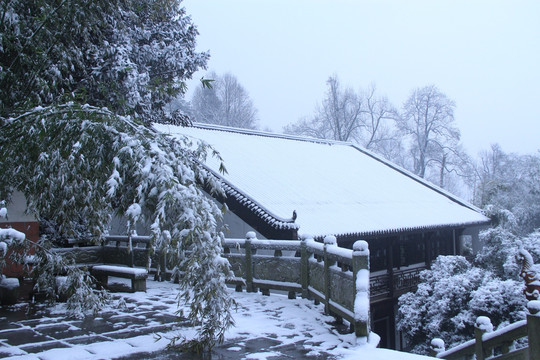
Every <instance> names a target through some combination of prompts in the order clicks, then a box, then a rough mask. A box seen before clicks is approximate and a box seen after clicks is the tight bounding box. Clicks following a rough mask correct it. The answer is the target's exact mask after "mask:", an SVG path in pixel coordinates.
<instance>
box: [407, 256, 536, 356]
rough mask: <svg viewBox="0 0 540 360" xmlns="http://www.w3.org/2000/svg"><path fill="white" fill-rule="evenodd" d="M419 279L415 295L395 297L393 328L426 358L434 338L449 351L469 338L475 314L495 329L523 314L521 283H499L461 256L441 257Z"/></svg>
mask: <svg viewBox="0 0 540 360" xmlns="http://www.w3.org/2000/svg"><path fill="white" fill-rule="evenodd" d="M420 276H421V280H422V282H421V283H420V284H419V285H418V289H417V291H416V292H411V293H407V294H404V295H402V296H401V297H400V298H399V311H398V323H397V327H398V329H399V330H400V331H401V332H402V333H403V335H404V337H405V339H406V340H407V342H408V343H409V345H410V346H411V348H412V349H411V350H412V351H413V352H416V353H422V354H427V353H428V351H429V341H430V339H434V338H441V339H443V340H444V342H445V344H446V345H447V348H450V347H452V346H455V345H458V344H460V343H463V342H465V341H467V340H470V339H471V338H472V337H473V336H474V322H475V320H476V318H477V317H478V316H489V317H490V318H491V319H492V321H493V324H494V325H495V326H497V327H500V326H505V325H507V324H508V323H509V322H513V321H517V320H520V319H522V318H523V316H524V313H523V310H524V306H525V304H526V300H525V298H524V297H523V295H522V293H521V286H520V284H519V282H517V281H514V280H501V279H500V278H498V277H496V276H495V274H493V273H492V272H490V271H489V270H486V269H484V268H480V267H476V266H473V265H471V264H470V263H469V262H468V261H467V260H466V259H465V258H464V257H461V256H439V257H438V258H437V260H436V261H435V262H434V263H433V264H432V269H431V270H425V271H423V272H422V273H421V275H420Z"/></svg>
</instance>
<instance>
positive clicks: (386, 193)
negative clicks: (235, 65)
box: [155, 124, 489, 236]
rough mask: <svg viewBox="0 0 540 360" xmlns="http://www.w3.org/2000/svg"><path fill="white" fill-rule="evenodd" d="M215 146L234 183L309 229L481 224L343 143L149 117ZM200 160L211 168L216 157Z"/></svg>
mask: <svg viewBox="0 0 540 360" xmlns="http://www.w3.org/2000/svg"><path fill="white" fill-rule="evenodd" d="M155 127H156V129H157V130H159V131H161V132H163V133H167V134H171V135H173V136H175V135H176V136H181V134H183V135H187V136H190V137H193V138H195V139H202V140H204V141H205V142H207V143H208V144H210V145H212V146H213V147H214V148H215V149H216V150H217V151H219V152H220V154H221V156H222V157H223V159H224V162H225V167H226V169H227V172H228V173H227V174H225V175H221V176H223V178H224V179H225V180H226V181H227V182H228V183H230V184H232V185H233V186H234V187H235V188H236V189H237V190H239V191H240V192H241V193H243V194H244V195H245V196H247V197H248V198H250V199H253V200H254V201H256V203H257V204H259V205H261V207H263V208H264V209H266V210H267V211H269V212H270V213H272V214H274V215H276V216H278V217H281V218H283V219H290V218H291V216H292V214H293V211H296V213H297V216H298V217H297V219H296V224H298V225H299V226H300V229H299V232H300V233H308V234H311V235H313V236H323V235H326V234H335V235H347V234H358V235H362V234H365V235H369V234H376V233H386V232H394V231H403V230H415V229H428V228H437V227H442V226H462V225H472V224H480V223H486V222H488V221H489V219H488V218H487V217H485V216H484V215H482V214H481V213H480V211H479V210H478V209H476V208H475V207H474V206H472V205H469V204H467V203H466V202H464V201H462V200H459V199H457V198H455V197H453V196H452V195H450V194H448V193H446V192H444V191H443V190H440V189H437V188H436V187H434V186H433V185H429V186H428V185H427V184H425V183H424V182H423V181H422V180H420V179H418V178H416V177H414V176H412V175H411V174H408V173H407V172H404V171H401V170H399V169H397V168H395V167H393V166H391V165H390V164H388V163H387V162H385V161H382V160H381V159H378V158H377V157H374V156H372V154H369V153H367V152H365V151H363V150H361V149H359V148H357V147H354V146H352V145H351V144H349V143H339V142H333V141H319V140H315V139H309V138H298V137H294V136H287V135H283V136H282V135H275V134H268V133H259V132H250V131H247V130H235V129H230V128H224V127H217V126H208V125H204V126H203V125H196V126H194V127H189V128H185V127H179V126H172V125H162V124H156V125H155ZM207 166H209V167H210V168H211V169H212V170H214V171H215V172H216V173H218V168H219V163H218V161H217V160H215V159H208V162H207Z"/></svg>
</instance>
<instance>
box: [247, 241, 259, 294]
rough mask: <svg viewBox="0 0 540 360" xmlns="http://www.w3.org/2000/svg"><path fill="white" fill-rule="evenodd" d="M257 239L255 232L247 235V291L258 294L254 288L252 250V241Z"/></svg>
mask: <svg viewBox="0 0 540 360" xmlns="http://www.w3.org/2000/svg"><path fill="white" fill-rule="evenodd" d="M253 239H257V235H255V232H253V231H249V232H248V233H247V234H246V242H245V252H246V291H247V292H256V291H257V290H256V289H255V288H254V287H253V250H252V248H251V241H252V240H253Z"/></svg>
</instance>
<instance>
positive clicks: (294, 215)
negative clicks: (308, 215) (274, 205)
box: [292, 210, 297, 221]
mask: <svg viewBox="0 0 540 360" xmlns="http://www.w3.org/2000/svg"><path fill="white" fill-rule="evenodd" d="M296 217H297V215H296V210H293V212H292V221H294V220H296Z"/></svg>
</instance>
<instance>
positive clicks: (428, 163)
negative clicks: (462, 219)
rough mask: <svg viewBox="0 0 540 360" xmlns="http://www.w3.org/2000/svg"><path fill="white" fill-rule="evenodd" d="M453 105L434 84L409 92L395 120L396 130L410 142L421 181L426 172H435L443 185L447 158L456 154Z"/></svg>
mask: <svg viewBox="0 0 540 360" xmlns="http://www.w3.org/2000/svg"><path fill="white" fill-rule="evenodd" d="M455 106H456V105H455V103H454V101H452V100H450V99H449V98H448V97H447V96H446V95H445V94H443V93H442V92H440V91H439V90H438V89H437V88H436V87H435V86H434V85H431V86H426V87H423V88H418V89H415V90H414V91H413V92H412V94H411V95H410V97H409V98H408V100H407V101H406V102H405V104H404V105H403V112H402V115H401V117H400V119H399V120H398V127H399V129H400V130H401V131H402V132H403V134H406V135H408V136H409V139H410V154H411V157H412V162H413V166H412V169H413V171H414V172H415V173H416V174H417V175H418V176H420V177H422V178H425V177H426V175H427V173H428V171H429V170H432V171H435V172H436V173H438V174H439V184H441V185H444V173H445V172H447V171H449V169H450V161H449V160H450V157H451V156H453V155H454V154H458V153H459V147H458V145H459V139H460V132H459V130H458V129H457V128H456V127H455V126H454V108H455ZM456 156H457V155H456ZM458 158H459V156H458ZM452 163H456V164H457V161H456V162H454V161H452Z"/></svg>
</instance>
